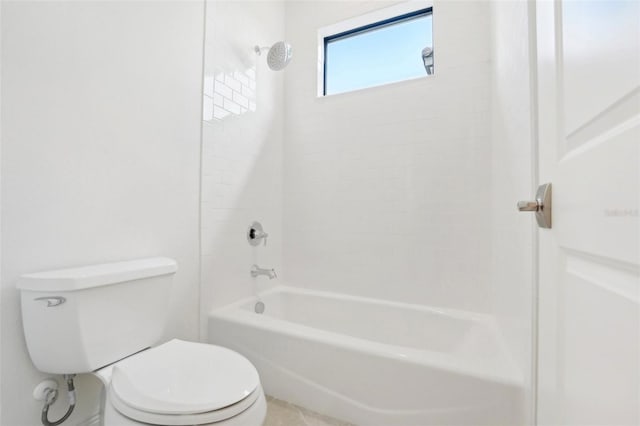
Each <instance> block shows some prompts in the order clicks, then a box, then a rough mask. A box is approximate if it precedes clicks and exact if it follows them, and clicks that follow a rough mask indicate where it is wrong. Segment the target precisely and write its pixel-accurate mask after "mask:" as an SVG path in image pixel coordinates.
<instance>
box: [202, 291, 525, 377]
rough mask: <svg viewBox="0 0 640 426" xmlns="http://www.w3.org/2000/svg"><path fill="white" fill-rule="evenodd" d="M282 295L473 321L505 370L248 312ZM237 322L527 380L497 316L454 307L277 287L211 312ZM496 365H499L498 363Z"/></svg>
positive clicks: (449, 367) (395, 356) (423, 363)
mask: <svg viewBox="0 0 640 426" xmlns="http://www.w3.org/2000/svg"><path fill="white" fill-rule="evenodd" d="M278 293H291V294H297V295H304V296H315V297H323V298H330V299H337V300H342V301H352V302H357V303H371V304H375V305H383V306H390V307H394V308H400V309H410V310H417V311H421V312H429V313H432V314H437V315H441V316H447V317H451V318H454V319H457V320H465V321H470V322H473V323H475V324H477V325H480V326H481V327H485V328H486V329H487V330H488V331H489V332H490V333H491V335H492V337H493V338H494V340H495V342H496V344H497V346H498V347H497V348H496V350H497V351H499V354H500V356H499V360H500V361H501V362H500V363H499V364H500V365H501V367H502V368H499V369H495V370H494V369H488V368H487V366H486V365H482V364H474V363H471V362H469V360H468V359H461V358H456V357H452V356H451V355H450V354H447V353H442V352H437V351H432V350H427V349H417V348H412V347H408V346H400V345H393V344H388V343H381V342H377V341H373V340H368V339H364V338H360V337H355V336H350V335H347V334H342V333H339V332H335V331H328V330H323V329H320V328H316V327H312V326H308V325H303V324H299V323H295V322H292V321H287V320H285V319H280V318H275V317H271V316H269V315H259V314H256V313H254V312H253V310H251V309H245V308H244V307H245V306H250V304H253V303H255V302H257V301H259V300H260V299H261V298H263V297H267V296H269V295H273V294H278ZM216 318H218V319H221V320H226V321H234V322H237V323H240V324H242V325H245V326H251V327H255V328H257V329H260V330H269V331H274V330H275V331H277V332H279V333H282V334H284V335H286V336H289V337H293V338H296V339H301V340H305V341H313V342H318V343H324V344H329V345H334V346H337V347H340V348H343V349H347V350H352V351H355V352H358V353H361V354H363V355H374V356H379V357H382V358H386V359H390V360H394V361H399V362H405V363H409V364H414V365H419V366H422V367H430V368H439V369H445V370H447V371H452V372H454V373H456V374H463V375H468V376H472V377H475V378H477V379H480V380H491V381H494V382H497V383H501V384H504V385H508V386H514V387H517V388H523V386H524V377H523V376H522V374H520V371H519V369H517V367H516V366H515V364H514V362H513V360H512V359H511V357H510V354H509V352H508V350H507V345H506V343H505V341H504V338H503V336H502V334H501V333H500V330H499V327H498V326H497V323H496V320H495V318H494V317H493V316H491V315H489V314H484V313H478V312H469V311H462V310H458V309H452V308H441V307H433V306H426V305H416V304H410V303H405V302H397V301H386V300H382V299H375V298H370V297H361V296H353V295H348V294H343V293H334V292H326V291H319V290H310V289H303V288H299V287H291V286H288V285H278V286H275V287H272V288H270V289H268V290H265V291H262V292H260V293H258V295H254V296H249V297H245V298H243V299H240V300H238V301H235V302H233V303H230V304H227V305H224V306H220V307H217V308H214V309H211V310H210V311H209V313H208V315H207V321H211V320H214V319H216ZM495 365H497V363H496V364H495Z"/></svg>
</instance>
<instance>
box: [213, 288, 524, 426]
mask: <svg viewBox="0 0 640 426" xmlns="http://www.w3.org/2000/svg"><path fill="white" fill-rule="evenodd" d="M260 298H261V300H262V301H263V302H264V304H265V307H266V309H265V311H264V313H263V314H257V313H255V312H254V305H255V303H256V301H257V299H256V298H251V299H246V300H243V301H240V302H238V303H235V304H233V305H229V306H226V307H224V308H221V309H217V310H214V311H213V312H211V314H210V316H209V324H208V326H209V327H208V329H209V331H208V333H209V336H208V338H209V341H210V342H211V343H215V344H219V345H223V346H227V347H229V348H232V349H235V350H236V351H238V352H240V353H242V354H243V355H245V356H246V357H247V358H249V359H250V360H251V361H252V362H253V363H254V365H255V366H256V367H257V369H258V371H259V372H260V376H261V379H262V383H263V386H264V389H265V391H266V393H267V394H269V395H272V396H274V397H276V398H279V399H283V400H286V401H290V402H292V403H294V404H298V405H301V406H303V407H306V408H309V409H311V410H314V411H317V412H320V413H323V414H327V415H329V416H333V417H336V418H339V419H342V420H346V421H349V422H352V423H355V424H359V425H385V426H387V425H402V426H409V425H421V426H426V425H460V424H465V425H516V424H519V423H522V421H521V416H520V413H521V409H520V406H519V403H518V401H520V396H519V392H520V388H521V386H520V380H519V379H518V377H517V375H516V374H514V372H515V370H514V369H513V368H512V366H511V364H510V362H509V358H508V357H506V356H505V352H504V350H503V345H502V343H501V339H500V338H499V334H498V333H497V331H496V327H495V325H494V323H493V321H492V319H491V317H488V316H483V315H477V314H471V313H468V312H460V311H452V310H445V309H436V308H431V307H424V306H416V305H409V304H403V303H392V302H386V301H381V300H375V299H365V298H360V297H351V296H345V295H341V294H335V293H323V292H316V291H309V290H300V289H295V288H291V287H277V288H275V289H273V290H270V291H268V292H265V293H263V294H261V297H260Z"/></svg>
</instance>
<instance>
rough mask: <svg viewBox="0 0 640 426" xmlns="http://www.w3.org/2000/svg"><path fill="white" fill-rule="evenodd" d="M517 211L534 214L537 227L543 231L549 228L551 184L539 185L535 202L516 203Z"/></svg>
mask: <svg viewBox="0 0 640 426" xmlns="http://www.w3.org/2000/svg"><path fill="white" fill-rule="evenodd" d="M518 210H519V211H521V212H535V213H536V221H537V222H538V226H539V227H540V228H545V229H549V228H551V184H550V183H545V184H543V185H540V186H539V187H538V191H537V192H536V199H535V200H532V201H528V200H527V201H518Z"/></svg>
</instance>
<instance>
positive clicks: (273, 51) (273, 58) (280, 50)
mask: <svg viewBox="0 0 640 426" xmlns="http://www.w3.org/2000/svg"><path fill="white" fill-rule="evenodd" d="M263 49H269V52H268V53H267V65H268V66H269V68H271V69H272V70H274V71H280V70H283V69H284V68H285V67H286V66H287V65H288V64H289V62H291V57H292V56H293V54H292V50H293V49H292V48H291V45H290V44H289V43H287V42H286V41H279V42H276V43H275V44H274V45H273V46H271V47H260V46H256V47H255V51H256V53H257V54H258V55H260V54H262V50H263Z"/></svg>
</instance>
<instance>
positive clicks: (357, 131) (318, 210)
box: [284, 1, 491, 311]
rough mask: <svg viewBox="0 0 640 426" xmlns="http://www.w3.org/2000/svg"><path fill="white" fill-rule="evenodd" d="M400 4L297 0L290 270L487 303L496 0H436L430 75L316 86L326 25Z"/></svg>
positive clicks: (308, 281)
mask: <svg viewBox="0 0 640 426" xmlns="http://www.w3.org/2000/svg"><path fill="white" fill-rule="evenodd" d="M389 4H392V3H387V2H377V1H370V2H321V1H319V2H314V1H310V2H290V3H287V10H286V12H287V17H286V25H287V38H288V39H289V41H290V42H291V43H292V44H293V46H294V49H295V50H294V60H293V61H292V62H291V64H290V66H289V68H288V69H287V77H286V81H285V108H286V125H285V128H286V132H285V134H286V138H285V141H286V142H285V157H284V173H285V176H284V183H285V184H284V185H285V186H284V194H285V195H284V196H285V199H284V205H285V207H284V223H285V228H284V238H285V245H284V259H285V269H286V273H287V281H288V282H289V283H290V284H292V285H295V286H301V287H306V288H313V289H317V290H329V291H338V292H342V293H349V294H356V295H362V296H370V297H378V298H383V299H388V300H398V301H406V302H410V303H418V304H425V305H433V306H443V307H453V308H460V309H467V310H472V311H488V310H489V309H490V284H489V273H490V267H489V266H490V259H491V253H490V250H491V244H490V226H491V218H490V216H491V211H490V210H489V209H488V208H487V200H488V199H489V197H490V187H489V185H490V177H491V174H490V165H491V143H490V140H489V59H490V51H489V48H490V36H489V34H490V30H489V7H488V4H487V3H486V2H475V1H469V2H463V1H435V2H434V6H433V10H434V15H433V28H434V30H433V31H434V33H433V38H434V46H435V61H436V62H435V75H434V76H433V77H428V78H424V79H420V80H415V81H408V82H403V83H397V84H392V85H388V86H383V87H377V88H371V89H366V90H362V91H358V92H352V93H346V94H340V95H334V96H329V97H325V98H317V97H316V60H317V46H316V43H317V40H316V37H317V36H316V30H317V29H318V28H319V27H322V26H325V25H329V24H332V23H335V22H338V21H341V20H344V19H347V18H350V17H353V16H356V15H359V14H361V13H365V12H368V11H370V10H374V9H378V8H381V7H385V6H387V5H389ZM362 72H363V73H364V72H366V70H362Z"/></svg>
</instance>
